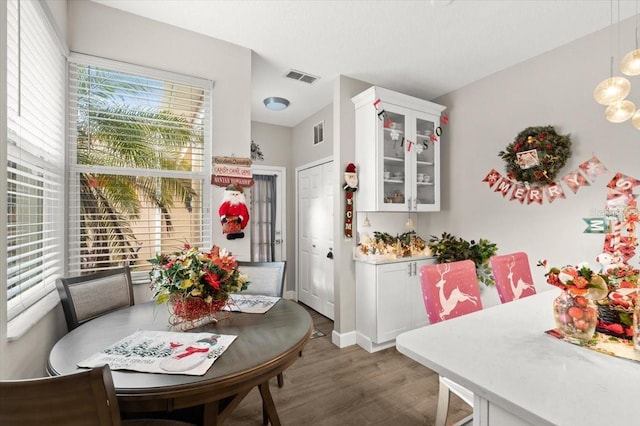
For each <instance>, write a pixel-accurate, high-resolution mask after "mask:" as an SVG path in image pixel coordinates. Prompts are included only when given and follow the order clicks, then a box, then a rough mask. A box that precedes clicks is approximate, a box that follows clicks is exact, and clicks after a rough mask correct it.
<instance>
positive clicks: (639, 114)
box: [631, 108, 640, 130]
mask: <svg viewBox="0 0 640 426" xmlns="http://www.w3.org/2000/svg"><path fill="white" fill-rule="evenodd" d="M631 124H633V127H635V128H636V129H638V130H640V108H638V110H637V111H636V113H635V114H633V118H632V119H631Z"/></svg>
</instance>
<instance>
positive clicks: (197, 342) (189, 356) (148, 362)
mask: <svg viewBox="0 0 640 426" xmlns="http://www.w3.org/2000/svg"><path fill="white" fill-rule="evenodd" d="M235 338H236V336H233V335H225V334H214V333H179V332H173V331H150V330H138V331H136V332H135V333H133V334H131V335H129V336H127V337H125V338H124V339H122V340H120V341H118V342H116V343H114V344H113V345H111V346H109V347H108V348H106V349H104V350H103V351H101V352H98V353H96V354H94V355H92V356H90V357H89V358H87V359H85V360H84V361H82V362H79V363H78V367H88V368H94V367H97V366H100V365H104V364H109V367H110V368H111V369H112V370H133V371H140V372H143V373H163V374H186V375H190V376H202V375H204V374H205V373H206V372H207V370H208V369H209V368H210V367H211V366H212V365H213V363H214V361H215V360H216V359H218V358H219V357H220V355H222V353H223V352H224V351H225V350H226V349H227V348H228V347H229V345H231V343H233V341H234V340H235Z"/></svg>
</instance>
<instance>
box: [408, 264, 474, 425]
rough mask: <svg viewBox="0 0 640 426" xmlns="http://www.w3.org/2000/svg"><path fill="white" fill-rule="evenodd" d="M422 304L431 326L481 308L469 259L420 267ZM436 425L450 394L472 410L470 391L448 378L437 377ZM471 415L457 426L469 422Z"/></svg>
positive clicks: (444, 414) (443, 421) (444, 415)
mask: <svg viewBox="0 0 640 426" xmlns="http://www.w3.org/2000/svg"><path fill="white" fill-rule="evenodd" d="M420 283H421V285H422V295H423V297H424V305H425V308H426V309H427V316H428V317H429V322H430V323H431V324H434V323H437V322H441V321H444V320H447V319H451V318H455V317H458V316H460V315H465V314H469V313H471V312H475V311H479V310H481V309H482V302H481V301H480V288H479V287H478V276H477V275H476V265H475V263H473V261H471V260H461V261H458V262H451V263H439V264H435V265H425V266H422V267H421V268H420ZM438 381H439V385H440V386H439V390H438V406H437V411H436V422H435V425H436V426H445V424H446V422H447V416H448V411H449V394H450V392H453V393H455V394H456V395H458V396H459V397H460V398H461V399H462V400H463V401H464V402H466V403H467V404H469V405H470V406H471V407H473V392H471V391H470V390H468V389H467V388H465V387H463V386H461V385H459V384H458V383H456V382H454V381H453V380H451V379H448V378H446V377H443V376H439V379H438ZM472 419H473V415H469V416H467V417H465V418H464V419H463V420H461V421H460V422H458V423H456V424H467V423H468V422H471V421H472Z"/></svg>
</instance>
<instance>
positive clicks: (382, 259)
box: [353, 254, 435, 265]
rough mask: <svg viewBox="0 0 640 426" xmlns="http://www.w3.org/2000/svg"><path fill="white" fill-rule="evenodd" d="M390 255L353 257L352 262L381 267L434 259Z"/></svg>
mask: <svg viewBox="0 0 640 426" xmlns="http://www.w3.org/2000/svg"><path fill="white" fill-rule="evenodd" d="M391 256H392V255H386V254H378V255H361V256H354V258H353V260H355V261H356V262H362V263H368V264H370V265H383V264H385V263H398V262H413V261H417V260H428V259H435V257H434V256H427V255H420V256H406V257H391Z"/></svg>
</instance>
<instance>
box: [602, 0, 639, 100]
mask: <svg viewBox="0 0 640 426" xmlns="http://www.w3.org/2000/svg"><path fill="white" fill-rule="evenodd" d="M619 14H620V3H619V1H618V15H619ZM619 25H620V19H618V28H619ZM610 28H611V34H610V35H611V60H610V63H609V78H607V79H605V80H602V81H601V82H600V83H599V84H598V85H597V86H596V88H595V90H594V91H593V98H594V99H595V100H596V102H598V103H599V104H600V105H611V104H613V103H616V102H618V101H621V100H623V99H624V98H626V97H627V96H628V95H629V92H630V91H631V83H630V82H629V80H627V79H626V78H624V77H614V76H613V0H611V27H610ZM619 46H620V43H619V42H618V47H619Z"/></svg>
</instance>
